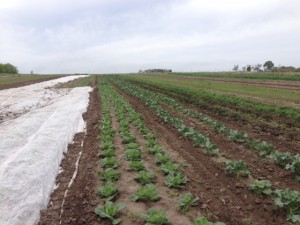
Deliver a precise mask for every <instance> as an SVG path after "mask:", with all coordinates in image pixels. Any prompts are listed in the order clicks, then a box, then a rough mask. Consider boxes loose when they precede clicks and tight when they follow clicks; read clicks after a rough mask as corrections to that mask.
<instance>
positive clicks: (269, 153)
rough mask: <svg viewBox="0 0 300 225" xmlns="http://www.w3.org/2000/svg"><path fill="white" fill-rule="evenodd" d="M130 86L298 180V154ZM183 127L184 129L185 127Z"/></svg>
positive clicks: (299, 170) (164, 97) (299, 177)
mask: <svg viewBox="0 0 300 225" xmlns="http://www.w3.org/2000/svg"><path fill="white" fill-rule="evenodd" d="M130 88H132V89H133V88H134V89H139V91H143V92H144V93H145V94H146V95H147V96H149V97H151V98H153V99H156V100H158V101H162V102H164V103H166V104H168V105H169V106H172V107H173V108H174V109H176V110H177V111H178V112H179V113H182V114H187V115H189V116H191V117H193V118H196V119H198V120H199V121H200V122H204V123H205V124H207V125H209V126H210V127H212V128H213V130H214V131H215V132H216V133H223V134H224V135H226V136H227V137H229V138H230V139H231V140H233V141H234V142H236V143H239V144H244V145H245V146H246V147H248V148H250V149H252V150H256V151H258V152H259V154H260V156H262V157H267V158H269V159H271V160H273V161H274V162H275V163H276V164H277V165H279V166H281V167H283V168H284V169H285V170H288V171H291V172H293V173H295V174H296V180H297V181H298V182H300V155H299V154H297V155H293V154H292V153H290V152H284V151H278V150H276V149H275V147H274V146H273V145H272V144H270V143H267V142H265V141H260V140H255V139H252V138H250V137H249V135H248V134H247V133H245V132H242V131H238V130H233V129H231V128H229V127H227V126H226V125H225V124H224V123H222V122H220V121H216V120H213V119H212V118H210V117H209V116H207V115H205V114H203V113H200V112H198V111H195V110H191V109H186V108H183V107H182V106H181V104H179V102H178V101H177V100H175V99H173V98H170V97H168V96H165V95H162V94H160V93H154V92H152V91H150V90H146V89H141V88H140V87H138V86H137V85H133V84H130ZM183 129H186V128H185V127H184V128H183Z"/></svg>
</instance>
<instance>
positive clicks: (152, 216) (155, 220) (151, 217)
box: [144, 208, 169, 225]
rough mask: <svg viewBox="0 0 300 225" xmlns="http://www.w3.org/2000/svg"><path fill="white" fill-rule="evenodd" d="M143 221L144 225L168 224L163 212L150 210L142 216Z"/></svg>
mask: <svg viewBox="0 0 300 225" xmlns="http://www.w3.org/2000/svg"><path fill="white" fill-rule="evenodd" d="M144 220H145V221H146V225H166V224H169V220H168V218H167V216H166V211H165V210H157V209H155V208H151V209H149V210H148V213H147V214H144Z"/></svg>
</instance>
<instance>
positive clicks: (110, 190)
mask: <svg viewBox="0 0 300 225" xmlns="http://www.w3.org/2000/svg"><path fill="white" fill-rule="evenodd" d="M117 194H118V187H117V185H116V184H115V183H114V182H112V181H107V182H106V183H105V185H103V186H101V187H100V188H98V195H99V197H101V198H110V199H113V198H114V197H115V196H116V195H117Z"/></svg>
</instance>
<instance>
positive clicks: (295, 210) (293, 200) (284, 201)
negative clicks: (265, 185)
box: [274, 188, 300, 224]
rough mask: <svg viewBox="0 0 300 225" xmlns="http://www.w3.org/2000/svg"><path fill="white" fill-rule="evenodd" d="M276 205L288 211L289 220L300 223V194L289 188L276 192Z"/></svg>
mask: <svg viewBox="0 0 300 225" xmlns="http://www.w3.org/2000/svg"><path fill="white" fill-rule="evenodd" d="M274 194H275V199H274V201H275V205H276V206H278V207H279V208H284V209H285V210H286V211H287V220H288V221H290V222H293V223H297V224H299V223H300V192H298V191H293V190H290V189H288V188H286V189H283V190H275V191H274Z"/></svg>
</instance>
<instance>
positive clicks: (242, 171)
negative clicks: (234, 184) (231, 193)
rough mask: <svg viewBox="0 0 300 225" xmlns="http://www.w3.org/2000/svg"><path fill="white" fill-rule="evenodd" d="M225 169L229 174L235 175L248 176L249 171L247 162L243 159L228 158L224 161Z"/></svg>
mask: <svg viewBox="0 0 300 225" xmlns="http://www.w3.org/2000/svg"><path fill="white" fill-rule="evenodd" d="M225 165H226V170H227V171H228V173H229V174H230V175H234V176H237V177H240V176H242V177H248V176H249V175H250V171H249V170H248V166H247V164H246V163H245V162H244V161H243V160H236V161H235V160H228V161H226V162H225Z"/></svg>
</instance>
